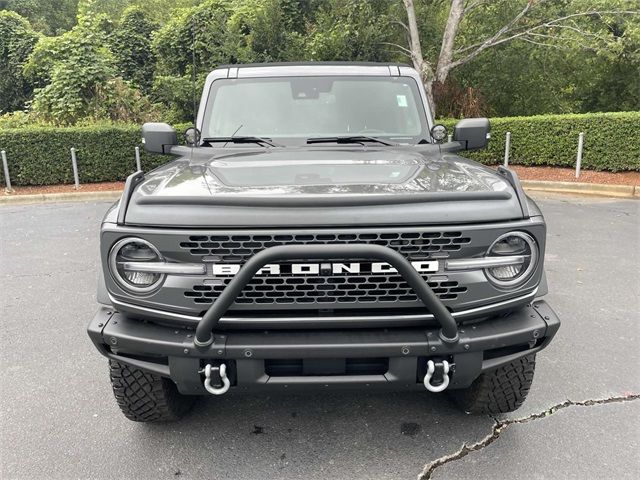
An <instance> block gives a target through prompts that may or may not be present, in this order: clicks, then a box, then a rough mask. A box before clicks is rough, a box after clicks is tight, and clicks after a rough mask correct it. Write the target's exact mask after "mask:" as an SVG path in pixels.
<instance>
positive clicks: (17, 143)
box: [0, 112, 640, 186]
mask: <svg viewBox="0 0 640 480" xmlns="http://www.w3.org/2000/svg"><path fill="white" fill-rule="evenodd" d="M455 122H456V121H455V120H444V121H443V122H442V123H444V124H445V125H446V126H447V127H448V128H449V129H450V131H453V125H455ZM188 126H189V125H176V129H177V130H178V132H184V130H185V129H186V128H188ZM507 131H510V132H511V154H510V163H511V164H516V165H550V166H559V167H572V166H574V165H575V159H576V151H577V145H578V134H579V133H580V132H584V133H585V142H584V152H583V157H582V168H584V169H593V170H608V171H613V172H615V171H620V170H637V171H640V112H616V113H590V114H584V115H541V116H534V117H508V118H494V119H492V120H491V141H490V142H489V147H488V148H486V149H484V150H479V151H475V152H468V153H466V154H465V156H469V157H470V158H473V159H475V160H478V161H480V162H482V163H485V164H496V163H501V162H502V159H503V157H504V142H505V134H506V132H507ZM136 146H141V145H140V127H139V126H137V125H95V126H88V127H68V128H54V127H26V128H19V129H5V130H2V131H0V149H2V150H6V152H7V159H8V161H9V173H10V175H11V183H12V184H13V185H17V186H19V185H50V184H56V183H73V170H72V167H71V156H70V153H69V149H70V148H71V147H75V149H76V157H77V160H78V171H79V176H80V182H81V183H91V182H104V181H115V180H123V179H124V178H126V177H127V175H129V174H130V173H132V172H133V171H134V170H135V154H134V147H136ZM140 152H141V160H142V166H143V169H144V170H145V171H148V170H150V169H152V168H155V167H157V166H158V165H161V164H162V163H164V162H166V161H167V160H168V158H167V157H166V156H162V155H150V154H148V153H146V152H145V151H144V150H143V149H142V148H141V149H140ZM0 179H1V181H2V185H3V184H4V175H3V172H2V169H0Z"/></svg>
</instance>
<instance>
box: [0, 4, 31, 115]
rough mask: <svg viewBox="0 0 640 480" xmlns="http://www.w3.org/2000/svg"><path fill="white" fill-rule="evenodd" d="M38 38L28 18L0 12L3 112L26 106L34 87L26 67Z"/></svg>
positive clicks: (0, 91) (0, 84) (0, 105)
mask: <svg viewBox="0 0 640 480" xmlns="http://www.w3.org/2000/svg"><path fill="white" fill-rule="evenodd" d="M37 41H38V34H37V33H36V32H34V31H33V30H32V28H31V26H30V25H29V22H27V21H26V20H25V19H24V18H22V17H21V16H20V15H18V14H17V13H14V12H8V11H4V12H0V113H2V112H11V111H13V110H18V109H22V108H24V104H25V102H26V101H27V100H28V99H29V98H30V96H31V93H32V87H31V85H30V84H29V83H28V82H27V80H26V79H25V78H24V75H23V74H22V67H23V65H24V63H25V61H26V59H27V57H28V56H29V54H30V53H31V51H32V50H33V47H34V46H35V44H36V42H37Z"/></svg>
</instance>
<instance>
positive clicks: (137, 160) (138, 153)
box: [136, 147, 142, 172]
mask: <svg viewBox="0 0 640 480" xmlns="http://www.w3.org/2000/svg"><path fill="white" fill-rule="evenodd" d="M140 170H142V165H141V163H140V147H136V172H139V171H140Z"/></svg>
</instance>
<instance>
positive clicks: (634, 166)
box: [442, 112, 640, 172]
mask: <svg viewBox="0 0 640 480" xmlns="http://www.w3.org/2000/svg"><path fill="white" fill-rule="evenodd" d="M442 123H443V124H445V125H446V126H447V127H448V128H449V129H450V131H451V132H452V131H453V126H454V125H455V123H456V120H450V119H448V120H444V121H442ZM507 132H511V149H510V154H509V163H510V164H513V165H527V166H534V165H535V166H541V165H543V166H554V167H574V166H575V164H576V154H577V150H578V135H579V134H580V132H584V149H583V153H582V168H584V169H590V170H608V171H612V172H617V171H620V170H640V112H612V113H587V114H579V115H578V114H571V115H537V116H533V117H503V118H493V119H491V141H490V142H489V146H488V148H486V149H483V150H478V151H475V152H469V153H468V155H465V156H468V157H469V158H473V159H474V160H477V161H479V162H482V163H485V164H488V165H495V164H496V163H501V162H502V161H503V159H504V146H505V138H506V133H507Z"/></svg>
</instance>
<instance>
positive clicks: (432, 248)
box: [180, 231, 471, 263]
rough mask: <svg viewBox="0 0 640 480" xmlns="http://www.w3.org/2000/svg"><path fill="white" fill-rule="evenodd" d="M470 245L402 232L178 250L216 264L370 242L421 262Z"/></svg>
mask: <svg viewBox="0 0 640 480" xmlns="http://www.w3.org/2000/svg"><path fill="white" fill-rule="evenodd" d="M469 242H471V239H470V238H469V237H465V236H464V235H463V234H462V232H456V231H452V232H402V233H392V232H384V233H347V234H330V233H323V234H295V235H262V234H256V235H211V236H208V235H192V236H190V237H189V241H187V242H181V243H180V248H182V249H185V250H187V251H189V253H191V254H192V255H197V256H214V257H218V258H219V260H218V261H220V262H235V263H241V262H245V261H246V260H248V259H249V258H250V257H252V256H253V255H255V254H256V253H258V252H260V251H261V250H264V249H265V248H269V247H276V246H279V245H313V244H315V245H318V244H321V245H326V244H349V243H370V244H375V245H383V246H385V247H389V248H392V249H393V250H396V251H398V252H400V253H402V254H403V255H404V256H405V257H407V258H408V259H409V260H413V261H417V260H425V259H427V258H429V257H430V256H431V255H433V254H434V253H436V252H457V251H459V250H460V249H462V247H463V245H466V244H468V243H469Z"/></svg>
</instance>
